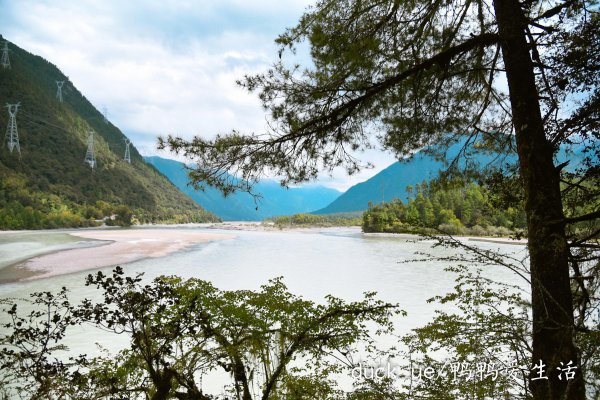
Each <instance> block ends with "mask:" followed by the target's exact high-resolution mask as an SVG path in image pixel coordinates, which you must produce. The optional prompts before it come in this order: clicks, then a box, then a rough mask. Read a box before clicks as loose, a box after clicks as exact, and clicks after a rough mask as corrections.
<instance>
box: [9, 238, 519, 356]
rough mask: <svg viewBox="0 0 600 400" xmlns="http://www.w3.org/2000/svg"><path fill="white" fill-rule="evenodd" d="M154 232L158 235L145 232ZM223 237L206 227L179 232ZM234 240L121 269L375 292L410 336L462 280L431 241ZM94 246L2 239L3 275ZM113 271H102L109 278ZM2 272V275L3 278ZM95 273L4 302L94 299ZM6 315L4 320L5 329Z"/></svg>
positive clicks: (506, 248) (296, 289) (320, 294)
mask: <svg viewBox="0 0 600 400" xmlns="http://www.w3.org/2000/svg"><path fill="white" fill-rule="evenodd" d="M146 229H151V228H146ZM172 229H174V230H175V232H176V230H177V229H185V230H186V231H189V229H197V230H204V231H207V232H210V233H215V232H221V231H219V230H215V229H207V228H206V227H198V228H181V227H179V228H172ZM223 232H225V233H228V234H233V235H234V237H233V238H229V239H225V240H217V241H212V242H208V243H202V244H197V245H194V246H192V247H189V248H187V249H186V250H183V251H178V252H174V253H172V254H169V255H167V256H164V257H158V258H149V259H142V260H139V261H135V262H132V263H129V264H125V265H122V267H123V268H124V270H125V272H126V273H127V274H130V275H133V274H136V273H140V272H143V273H144V277H145V279H152V278H154V277H156V276H159V275H179V276H182V277H196V278H200V279H204V280H207V281H210V282H212V283H213V284H214V285H215V286H216V287H218V288H220V289H258V288H259V287H260V286H261V285H263V284H265V283H267V282H268V280H269V279H272V278H275V277H280V276H281V277H283V278H284V283H285V284H286V285H287V286H288V288H289V289H290V291H291V292H293V293H295V294H299V295H302V296H304V297H305V298H307V299H310V300H314V301H321V300H322V299H323V298H324V296H325V295H327V294H332V295H334V296H337V297H340V298H343V299H346V300H358V299H360V298H361V297H362V293H364V292H370V291H375V292H377V293H378V297H379V298H380V299H383V300H385V301H388V302H392V303H398V304H399V305H400V307H401V308H402V309H403V310H405V311H406V312H407V316H406V317H402V318H400V319H399V320H398V321H396V327H397V330H398V333H401V334H402V333H408V332H409V331H410V330H411V329H413V328H416V327H419V326H422V325H424V324H425V323H427V322H428V321H430V320H431V319H432V318H433V316H434V310H435V309H436V308H439V307H440V305H439V304H432V303H428V302H427V299H429V298H431V297H433V296H435V295H442V294H445V293H446V292H448V291H450V290H451V289H452V288H453V286H454V284H455V281H454V279H455V274H454V273H451V272H447V271H445V270H444V267H446V266H447V263H446V262H439V261H432V260H421V261H415V262H410V263H405V262H404V261H407V260H411V259H423V258H424V257H423V255H420V254H419V253H430V254H434V255H435V256H438V257H443V256H450V255H453V254H456V253H457V252H461V251H463V250H461V249H449V248H443V247H435V248H433V247H432V246H433V244H434V242H433V241H432V240H420V241H415V240H414V239H411V238H407V237H401V236H389V235H385V236H380V235H365V234H362V233H361V232H360V231H359V230H358V229H354V228H345V229H322V230H319V229H315V230H306V231H223ZM90 243H92V244H93V241H90V240H84V239H81V238H74V237H73V236H71V235H69V231H44V232H35V233H15V234H3V235H1V236H0V250H1V253H0V254H1V256H0V268H1V267H7V266H9V265H10V264H13V268H14V263H19V262H22V261H23V260H24V259H26V258H29V257H32V256H34V255H38V254H42V253H47V252H54V251H58V250H61V249H64V248H69V247H85V246H89V245H90ZM469 243H470V244H476V245H477V246H479V247H480V248H483V249H490V250H497V251H499V252H501V253H503V254H513V255H514V256H515V257H516V258H523V257H525V256H526V249H525V246H523V245H516V244H499V243H485V242H469ZM111 269H112V267H106V268H102V269H101V270H102V271H104V272H105V273H109V272H110V271H111ZM0 272H1V271H0ZM90 272H91V271H89V270H88V271H82V272H76V273H71V274H68V275H61V276H55V277H50V278H44V279H38V280H30V281H21V282H13V283H5V284H2V285H0V298H24V297H27V296H28V294H29V293H31V292H34V291H44V290H50V291H56V290H58V289H59V288H60V287H62V286H66V287H67V288H69V289H70V290H71V292H72V293H71V298H73V299H81V298H84V297H95V296H96V295H97V294H96V293H95V292H96V290H95V289H92V288H90V287H85V286H84V285H83V282H84V278H85V276H86V275H87V274H89V273H90ZM484 274H485V275H486V276H487V277H490V278H493V279H495V280H497V281H501V282H505V283H510V284H515V285H518V286H520V287H523V288H524V289H526V288H527V284H526V282H524V281H523V279H522V278H520V277H518V276H517V275H516V274H514V273H513V272H511V271H509V270H508V269H506V268H504V267H500V266H487V267H485V270H484ZM5 318H6V315H2V316H0V322H1V321H2V320H5ZM96 342H100V343H101V344H103V345H104V346H107V347H109V348H110V347H114V346H121V345H124V344H125V342H121V343H115V342H114V341H113V339H111V340H110V341H109V342H104V343H103V338H102V337H101V336H98V335H97V334H94V335H90V333H89V331H88V330H87V328H84V329H81V330H79V331H78V332H75V333H73V334H71V335H70V337H69V340H68V345H69V347H70V348H71V350H72V351H73V352H75V353H77V354H80V353H88V354H90V353H92V354H93V353H95V352H96V351H97V350H96V346H95V343H96Z"/></svg>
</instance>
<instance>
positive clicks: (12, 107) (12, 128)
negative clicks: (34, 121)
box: [6, 103, 21, 157]
mask: <svg viewBox="0 0 600 400" xmlns="http://www.w3.org/2000/svg"><path fill="white" fill-rule="evenodd" d="M20 105H21V103H17V104H8V103H7V104H6V108H8V116H9V118H8V126H7V128H6V140H7V142H8V149H9V150H10V152H11V153H12V151H13V149H14V148H15V147H16V148H17V152H18V153H19V157H21V146H19V132H18V131H17V112H18V111H19V106H20Z"/></svg>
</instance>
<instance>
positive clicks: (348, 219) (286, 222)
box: [265, 213, 361, 229]
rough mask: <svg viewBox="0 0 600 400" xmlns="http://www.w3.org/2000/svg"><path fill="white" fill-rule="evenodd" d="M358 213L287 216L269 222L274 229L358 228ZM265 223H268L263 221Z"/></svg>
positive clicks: (359, 222)
mask: <svg viewBox="0 0 600 400" xmlns="http://www.w3.org/2000/svg"><path fill="white" fill-rule="evenodd" d="M357 214H358V213H342V214H326V215H315V214H294V215H288V216H281V217H274V218H271V221H272V222H273V223H274V224H275V226H276V227H278V228H280V229H282V228H289V227H331V226H360V225H361V219H360V217H358V216H357ZM265 222H268V220H267V221H265Z"/></svg>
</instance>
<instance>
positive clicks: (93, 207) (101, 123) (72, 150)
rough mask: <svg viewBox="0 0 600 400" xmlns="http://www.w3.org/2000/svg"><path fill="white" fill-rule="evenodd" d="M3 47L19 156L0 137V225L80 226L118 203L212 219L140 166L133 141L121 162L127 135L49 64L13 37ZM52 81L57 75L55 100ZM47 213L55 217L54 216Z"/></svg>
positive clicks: (6, 97)
mask: <svg viewBox="0 0 600 400" xmlns="http://www.w3.org/2000/svg"><path fill="white" fill-rule="evenodd" d="M0 39H2V38H1V37H0ZM2 42H3V40H2ZM9 49H10V53H9V55H10V64H11V68H10V69H9V68H2V67H0V104H2V105H4V104H16V103H20V107H19V109H18V111H17V114H16V123H17V128H18V136H19V142H20V154H19V152H18V151H17V149H16V148H14V149H13V151H12V152H11V151H9V147H8V146H7V138H6V137H4V140H3V146H0V176H2V180H0V229H2V228H3V229H19V228H27V227H29V228H36V227H56V226H65V225H66V226H77V225H78V223H76V222H77V221H76V220H78V221H80V222H81V223H80V224H79V225H82V224H83V225H85V224H84V223H83V222H82V221H83V220H86V221H88V222H89V220H92V219H94V218H99V217H102V215H98V214H99V213H100V214H102V213H104V214H107V213H108V214H110V213H114V212H115V209H116V207H117V206H126V207H129V208H131V209H133V210H134V213H135V214H136V216H138V218H142V219H143V220H144V221H167V220H176V221H179V222H185V221H187V220H193V221H204V220H215V219H217V218H216V217H215V216H214V215H211V214H209V213H207V212H206V211H205V210H204V209H202V207H200V206H199V205H197V204H196V203H195V202H193V201H192V200H191V199H190V198H189V197H187V196H185V195H184V194H183V193H181V192H180V191H179V190H178V189H177V188H176V187H175V186H173V185H172V184H171V183H170V182H169V181H168V179H167V178H166V177H164V176H163V175H162V174H161V173H160V172H158V171H157V170H156V169H155V168H154V167H152V166H150V165H148V164H146V162H145V161H144V159H143V158H142V156H141V155H140V154H139V152H138V150H137V149H136V148H135V146H133V145H131V146H130V153H131V163H127V162H125V161H124V160H123V156H124V153H125V141H124V140H125V139H126V136H125V135H124V134H123V133H122V132H121V131H120V130H119V129H118V128H117V127H116V126H114V125H113V124H111V123H110V122H105V120H104V117H103V115H102V114H101V113H100V112H99V111H98V110H97V109H96V108H94V106H93V105H92V104H91V103H90V102H89V101H88V100H87V99H86V98H85V97H84V96H83V94H82V93H81V92H80V91H79V90H77V88H76V87H75V86H74V84H73V82H71V81H70V80H69V78H68V77H67V76H65V75H64V74H63V73H62V72H61V71H60V70H59V69H58V68H57V67H56V66H55V65H53V64H51V63H50V62H48V61H46V60H45V59H43V58H42V57H39V56H36V55H33V54H31V53H29V52H27V51H25V50H23V49H21V48H19V47H17V46H16V45H14V44H12V43H9ZM57 81H64V85H63V87H62V98H63V101H62V102H60V101H59V99H58V98H57V83H56V82H57ZM6 111H7V110H6V109H5V111H4V112H2V113H0V126H1V127H2V129H5V127H6V126H7V124H8V122H9V115H8V113H7V112H6ZM90 130H93V131H94V132H95V134H94V149H95V158H96V167H95V168H93V169H92V168H90V166H89V165H88V164H87V163H85V162H84V158H85V155H86V149H87V141H88V132H89V131H90ZM61 213H62V216H61V215H58V214H61ZM84 214H86V215H84ZM51 216H52V218H54V216H56V218H54V219H53V220H52V221H53V222H52V221H51V222H49V221H48V218H50V217H51ZM63 217H64V218H63ZM76 217H79V219H77V218H76ZM31 218H33V219H34V220H35V221H30V220H29V219H31ZM63 219H65V220H69V221H70V222H69V223H66V222H65V223H64V224H63V223H62V222H61V221H62V220H63Z"/></svg>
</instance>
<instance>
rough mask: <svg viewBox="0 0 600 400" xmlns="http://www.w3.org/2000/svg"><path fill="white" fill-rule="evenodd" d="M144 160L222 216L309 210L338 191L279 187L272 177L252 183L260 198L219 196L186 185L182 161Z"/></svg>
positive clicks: (255, 217)
mask: <svg viewBox="0 0 600 400" xmlns="http://www.w3.org/2000/svg"><path fill="white" fill-rule="evenodd" d="M145 160H146V162H147V163H149V164H151V165H153V166H154V167H155V168H156V169H158V170H159V171H160V172H162V173H163V174H164V175H165V176H166V177H167V178H169V180H171V182H173V184H174V185H175V186H177V187H178V188H179V189H180V190H181V191H183V192H184V193H186V194H187V195H188V196H190V197H191V198H192V199H194V201H196V202H197V203H199V204H202V206H203V207H204V208H206V209H207V210H208V211H210V212H212V213H214V214H216V215H217V216H219V217H220V218H221V219H223V220H228V221H233V220H239V221H258V220H263V219H265V218H269V217H275V216H280V215H291V214H297V213H305V212H310V211H313V210H316V209H319V208H322V207H324V206H326V205H327V204H329V203H331V202H332V201H333V200H334V199H335V198H337V197H338V196H339V195H340V194H341V193H340V192H338V191H337V190H335V189H330V188H326V187H323V186H305V187H298V188H289V189H286V188H283V187H281V185H279V184H278V183H277V182H275V181H272V180H263V181H261V182H259V183H258V184H257V185H256V186H255V190H256V192H257V193H260V194H261V195H262V199H259V200H258V203H256V204H255V202H254V199H253V198H252V196H250V195H249V194H248V193H243V192H236V193H233V194H231V195H229V196H227V197H223V195H222V194H221V192H219V191H218V190H217V189H215V188H210V187H209V188H207V189H206V190H205V191H204V192H203V191H198V190H195V189H194V188H193V187H191V186H189V185H188V183H189V177H188V175H187V173H186V171H185V165H184V164H183V163H181V162H179V161H174V160H169V159H165V158H161V157H157V156H153V157H145Z"/></svg>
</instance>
